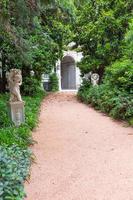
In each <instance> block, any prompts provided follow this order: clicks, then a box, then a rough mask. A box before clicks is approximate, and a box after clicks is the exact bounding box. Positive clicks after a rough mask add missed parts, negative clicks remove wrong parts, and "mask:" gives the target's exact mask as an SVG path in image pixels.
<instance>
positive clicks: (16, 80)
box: [7, 69, 22, 102]
mask: <svg viewBox="0 0 133 200" xmlns="http://www.w3.org/2000/svg"><path fill="white" fill-rule="evenodd" d="M7 82H8V88H9V90H10V102H17V101H22V98H21V94H20V85H22V75H21V70H19V69H11V70H10V72H9V73H8V74H7Z"/></svg>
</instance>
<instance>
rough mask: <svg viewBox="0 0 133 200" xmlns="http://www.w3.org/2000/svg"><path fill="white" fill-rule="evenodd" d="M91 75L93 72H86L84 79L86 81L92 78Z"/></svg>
mask: <svg viewBox="0 0 133 200" xmlns="http://www.w3.org/2000/svg"><path fill="white" fill-rule="evenodd" d="M91 75H92V72H89V73H87V74H85V75H84V79H85V80H86V81H88V80H90V78H91Z"/></svg>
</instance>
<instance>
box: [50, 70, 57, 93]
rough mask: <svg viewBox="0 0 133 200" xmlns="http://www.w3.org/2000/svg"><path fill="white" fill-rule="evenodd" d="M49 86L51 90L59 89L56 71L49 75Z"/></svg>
mask: <svg viewBox="0 0 133 200" xmlns="http://www.w3.org/2000/svg"><path fill="white" fill-rule="evenodd" d="M49 78H50V86H51V91H52V92H57V91H58V90H59V80H58V77H57V75H56V73H53V74H51V75H50V77H49Z"/></svg>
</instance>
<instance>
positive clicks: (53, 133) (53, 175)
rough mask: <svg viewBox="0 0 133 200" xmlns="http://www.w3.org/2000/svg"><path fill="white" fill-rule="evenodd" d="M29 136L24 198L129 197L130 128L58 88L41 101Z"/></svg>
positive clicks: (132, 181)
mask: <svg viewBox="0 0 133 200" xmlns="http://www.w3.org/2000/svg"><path fill="white" fill-rule="evenodd" d="M33 135H34V139H35V140H36V141H37V142H38V144H36V145H35V146H34V147H33V152H34V154H35V155H36V164H33V166H32V170H31V180H30V183H26V186H25V187H26V191H27V194H28V197H27V198H26V200H133V129H132V128H125V127H124V126H123V125H122V124H121V123H119V122H115V121H113V120H112V119H110V118H109V117H107V116H104V115H103V114H101V113H99V112H96V111H95V110H94V109H92V108H90V107H88V106H86V105H84V104H82V103H80V102H78V101H77V100H76V97H75V95H74V94H71V93H61V94H54V95H49V96H48V97H47V98H46V99H45V100H44V102H43V104H42V107H41V114H40V123H39V127H38V128H37V130H36V131H35V132H34V133H33Z"/></svg>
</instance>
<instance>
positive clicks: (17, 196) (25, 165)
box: [0, 92, 44, 200]
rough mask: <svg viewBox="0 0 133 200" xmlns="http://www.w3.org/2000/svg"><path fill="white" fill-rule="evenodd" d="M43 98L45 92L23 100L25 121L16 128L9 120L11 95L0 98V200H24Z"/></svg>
mask: <svg viewBox="0 0 133 200" xmlns="http://www.w3.org/2000/svg"><path fill="white" fill-rule="evenodd" d="M43 97H44V92H39V93H38V92H37V93H36V95H35V96H34V97H28V96H27V97H23V100H24V101H25V114H26V121H25V123H24V124H23V125H21V126H20V127H18V128H17V127H15V126H14V125H13V124H12V123H11V122H10V120H9V117H8V109H7V105H6V104H7V101H8V99H9V95H8V94H5V95H1V96H0V100H1V101H0V111H1V112H0V114H1V115H0V200H9V199H10V200H22V199H23V198H24V196H25V193H24V187H23V183H24V180H25V179H26V177H27V175H28V173H29V167H30V164H31V152H30V151H29V150H28V145H30V144H33V140H32V136H31V130H32V129H33V128H34V127H35V126H36V124H37V121H38V112H39V107H40V103H41V100H42V99H43Z"/></svg>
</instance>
